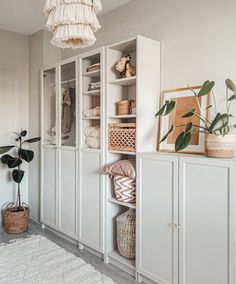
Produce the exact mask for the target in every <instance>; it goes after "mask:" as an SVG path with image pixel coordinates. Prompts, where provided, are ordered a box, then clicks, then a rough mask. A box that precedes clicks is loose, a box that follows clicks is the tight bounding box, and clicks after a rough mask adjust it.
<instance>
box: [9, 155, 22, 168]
mask: <svg viewBox="0 0 236 284" xmlns="http://www.w3.org/2000/svg"><path fill="white" fill-rule="evenodd" d="M21 164H22V161H21V159H19V158H14V157H10V158H8V160H7V165H8V168H9V169H13V168H16V167H18V166H20V165H21Z"/></svg>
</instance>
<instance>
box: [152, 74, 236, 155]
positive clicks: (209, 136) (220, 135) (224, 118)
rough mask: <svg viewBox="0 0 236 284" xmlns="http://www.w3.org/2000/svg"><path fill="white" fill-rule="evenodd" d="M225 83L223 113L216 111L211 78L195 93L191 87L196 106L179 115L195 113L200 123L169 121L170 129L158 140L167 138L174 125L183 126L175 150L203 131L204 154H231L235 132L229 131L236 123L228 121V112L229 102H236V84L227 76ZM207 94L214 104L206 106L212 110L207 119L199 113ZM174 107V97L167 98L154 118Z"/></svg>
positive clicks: (180, 149) (235, 141)
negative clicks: (171, 98)
mask: <svg viewBox="0 0 236 284" xmlns="http://www.w3.org/2000/svg"><path fill="white" fill-rule="evenodd" d="M225 83H226V102H225V103H226V112H223V113H222V112H219V111H218V110H217V104H216V98H215V95H214V92H213V87H214V86H215V82H214V81H206V82H204V84H203V86H202V87H201V89H200V91H198V92H196V91H195V90H194V89H193V88H190V89H191V91H192V92H193V94H194V96H195V98H196V101H197V106H198V107H197V108H193V109H192V110H191V111H189V112H187V113H186V114H184V115H183V116H182V118H190V117H192V116H196V117H198V118H199V119H200V121H201V122H202V123H203V125H194V124H193V123H192V122H188V123H186V124H184V125H174V124H172V125H171V127H170V129H169V131H168V132H167V133H166V135H164V137H163V138H162V139H161V141H160V143H161V142H163V141H165V140H166V139H167V138H168V136H169V135H170V134H171V133H172V132H173V130H174V128H175V127H183V126H184V127H185V130H184V131H182V132H181V133H180V134H179V135H178V136H177V138H176V140H175V151H176V152H179V151H182V150H184V149H185V148H187V147H188V146H189V145H190V143H191V139H192V136H193V133H194V132H198V133H204V134H206V138H205V148H206V155H207V156H209V157H218V158H230V157H234V155H235V146H236V136H235V135H234V134H230V132H231V131H232V129H233V128H236V125H233V124H231V121H230V119H231V118H232V117H233V115H232V113H231V103H232V102H233V101H236V86H235V84H234V83H233V82H232V81H231V80H230V79H227V80H226V81H225ZM208 94H211V96H212V98H213V104H209V105H208V106H207V109H208V110H212V113H214V115H213V116H212V118H209V119H207V118H205V117H204V116H203V115H202V113H201V111H202V109H201V98H202V97H203V96H206V95H208ZM175 106H176V102H175V101H174V100H167V101H166V102H165V104H164V105H163V106H162V107H161V109H160V110H159V111H158V112H157V113H156V117H158V116H166V115H169V114H170V113H171V112H172V111H173V110H174V109H175Z"/></svg>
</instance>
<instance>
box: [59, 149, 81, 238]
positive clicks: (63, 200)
mask: <svg viewBox="0 0 236 284" xmlns="http://www.w3.org/2000/svg"><path fill="white" fill-rule="evenodd" d="M76 172H77V165H76V150H74V149H72V150H66V149H65V150H64V149H62V150H61V151H60V175H59V178H60V187H59V188H60V194H59V229H60V231H62V232H63V233H65V234H66V235H68V236H70V237H72V238H76V221H77V220H76V219H77V218H76V216H77V214H76V213H77V212H76V203H77V191H76V188H77V187H76Z"/></svg>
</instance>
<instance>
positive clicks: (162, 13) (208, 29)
mask: <svg viewBox="0 0 236 284" xmlns="http://www.w3.org/2000/svg"><path fill="white" fill-rule="evenodd" d="M235 11H236V1H235V0H133V1H131V2H129V3H128V4H127V5H124V6H121V7H120V8H118V9H116V10H114V11H112V12H110V13H108V14H105V15H103V16H101V17H100V22H101V25H102V29H101V30H100V31H99V32H98V33H97V34H96V36H97V38H98V40H97V43H96V45H95V46H94V47H97V46H101V45H105V44H109V43H113V42H116V41H120V40H123V39H126V38H129V37H132V36H134V35H136V34H142V35H145V36H148V37H151V38H153V39H156V40H159V41H160V42H161V64H162V66H161V88H162V90H165V89H171V88H177V87H185V86H186V83H187V82H188V83H189V84H191V85H199V84H201V83H202V82H204V81H205V80H207V79H209V80H215V81H216V83H217V88H216V95H217V96H218V97H219V100H220V102H222V100H223V96H224V92H225V87H224V80H225V79H226V78H228V77H230V78H232V79H233V80H234V81H236V73H235V51H236V39H235V37H234V33H235V30H236V21H235ZM94 47H93V48H94ZM82 51H84V50H82ZM76 53H78V52H73V51H71V50H65V51H63V52H62V58H67V57H70V56H73V55H75V54H76ZM234 111H235V114H236V107H235V108H234Z"/></svg>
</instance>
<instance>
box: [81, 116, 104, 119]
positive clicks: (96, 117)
mask: <svg viewBox="0 0 236 284" xmlns="http://www.w3.org/2000/svg"><path fill="white" fill-rule="evenodd" d="M83 119H84V120H99V119H100V116H93V117H83Z"/></svg>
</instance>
